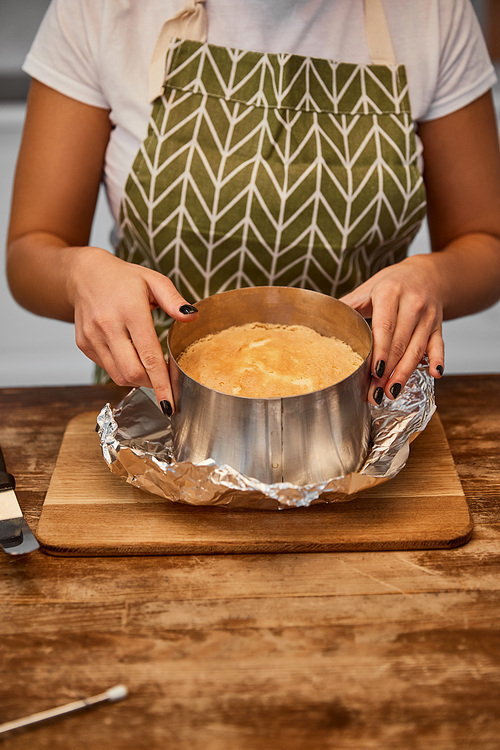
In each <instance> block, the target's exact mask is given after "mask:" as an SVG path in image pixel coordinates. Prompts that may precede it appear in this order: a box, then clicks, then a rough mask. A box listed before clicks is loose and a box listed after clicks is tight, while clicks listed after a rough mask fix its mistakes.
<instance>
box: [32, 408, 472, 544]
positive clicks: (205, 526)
mask: <svg viewBox="0 0 500 750" xmlns="http://www.w3.org/2000/svg"><path fill="white" fill-rule="evenodd" d="M95 423H96V414H95V413H93V412H92V413H85V414H80V415H79V416H77V417H75V418H74V419H73V420H72V421H71V422H69V424H68V426H67V428H66V431H65V434H64V438H63V441H62V444H61V449H60V452H59V456H58V459H57V463H56V467H55V470H54V474H53V476H52V480H51V483H50V486H49V489H48V492H47V496H46V498H45V502H44V505H43V509H42V513H41V517H40V521H39V524H38V529H37V537H38V539H39V541H40V544H41V545H42V548H43V549H44V551H46V552H48V553H50V554H54V555H68V556H95V555H158V554H204V553H206V554H218V553H267V552H331V551H354V550H404V549H429V548H446V547H456V546H459V545H461V544H464V543H465V542H467V541H468V540H469V539H470V537H471V534H472V519H471V516H470V513H469V509H468V506H467V503H466V500H465V496H464V494H463V491H462V487H461V484H460V480H459V478H458V474H457V472H456V469H455V466H454V463H453V458H452V456H451V453H450V449H449V446H448V442H447V440H446V435H445V432H444V429H443V426H442V424H441V421H440V419H439V416H438V415H437V414H435V415H434V416H433V418H432V420H431V422H430V424H429V425H428V427H427V429H426V430H425V431H424V432H423V433H422V434H421V435H420V436H419V437H418V438H417V439H416V440H415V441H414V442H413V443H412V445H411V450H410V458H409V460H408V463H407V465H406V466H405V467H404V469H403V470H402V471H401V472H400V474H399V475H398V476H397V477H395V478H394V479H392V480H390V481H388V482H386V483H384V484H380V485H378V486H376V487H374V488H371V489H369V490H366V491H365V492H363V493H362V494H360V495H358V496H357V497H356V498H355V499H353V500H350V501H348V502H341V503H332V504H329V505H326V504H325V505H315V506H311V507H310V508H301V509H293V510H282V511H270V510H255V511H252V510H237V509H236V510H230V509H227V508H221V507H200V508H198V507H192V506H187V505H181V504H178V503H171V502H170V501H168V500H164V499H163V498H161V497H159V496H156V495H152V494H150V493H148V492H144V491H142V490H139V489H136V488H135V487H132V486H131V485H129V484H127V483H126V482H125V481H124V480H122V479H120V478H119V477H117V476H116V475H114V474H112V473H111V471H110V470H109V468H108V466H107V464H106V463H105V461H104V459H103V457H102V453H101V448H100V444H99V437H98V435H96V433H95V429H94V428H95Z"/></svg>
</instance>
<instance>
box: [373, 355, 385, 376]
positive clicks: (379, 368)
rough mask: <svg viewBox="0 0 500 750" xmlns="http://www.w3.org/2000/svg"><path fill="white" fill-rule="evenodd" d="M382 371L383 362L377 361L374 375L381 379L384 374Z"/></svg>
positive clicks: (383, 367) (381, 360) (383, 368)
mask: <svg viewBox="0 0 500 750" xmlns="http://www.w3.org/2000/svg"><path fill="white" fill-rule="evenodd" d="M384 370H385V361H384V360H383V359H379V361H378V362H377V364H376V365H375V375H376V376H377V378H381V377H382V375H383V374H384Z"/></svg>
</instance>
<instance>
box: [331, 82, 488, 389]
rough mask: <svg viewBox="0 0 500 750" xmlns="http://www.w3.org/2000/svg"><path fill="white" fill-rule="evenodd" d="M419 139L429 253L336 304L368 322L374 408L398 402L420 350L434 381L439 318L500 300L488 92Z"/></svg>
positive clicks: (425, 127)
mask: <svg viewBox="0 0 500 750" xmlns="http://www.w3.org/2000/svg"><path fill="white" fill-rule="evenodd" d="M419 135H420V137H421V139H422V142H423V146H424V161H425V173H424V179H425V184H426V188H427V201H428V223H429V232H430V237H431V245H432V250H433V253H432V254H424V255H415V256H411V257H409V258H407V259H405V260H404V261H402V262H401V263H398V264H396V265H394V266H391V267H389V268H386V269H384V270H382V271H380V272H379V273H377V274H375V275H374V276H373V277H372V278H371V279H369V280H368V281H367V282H365V283H364V284H361V285H360V286H359V287H358V288H357V289H355V290H354V291H353V292H351V293H350V294H348V295H346V296H345V297H344V298H343V301H344V302H347V303H348V304H349V305H351V306H352V307H354V308H355V309H357V310H358V311H359V312H360V313H361V314H362V315H365V316H366V317H371V318H372V325H373V335H374V349H373V375H374V377H373V383H372V386H371V388H370V400H371V401H373V402H380V400H381V398H382V396H383V393H384V392H385V393H386V395H387V396H389V398H393V397H395V396H397V394H398V393H399V391H400V387H402V386H404V385H405V384H406V381H407V380H408V378H409V377H410V375H411V373H412V372H413V370H414V369H415V367H416V366H417V365H418V363H419V362H420V360H421V358H422V356H423V355H424V354H425V353H427V355H428V357H429V362H430V372H431V374H432V375H433V376H434V377H440V376H441V375H442V370H443V367H444V344H443V339H442V320H443V318H455V317H459V316H461V315H468V314H471V313H474V312H478V311H479V310H482V309H484V308H486V307H489V306H490V305H492V304H494V303H495V302H496V301H497V300H498V299H499V298H500V149H499V144H498V133H497V126H496V120H495V113H494V109H493V105H492V98H491V95H490V94H485V95H484V96H482V97H480V98H479V99H477V100H476V101H474V102H472V103H471V104H469V105H468V106H466V107H464V108H463V109H461V110H458V111H457V112H454V113H453V114H450V115H447V116H446V117H442V118H439V119H436V120H431V121H429V122H424V123H422V124H421V125H420V127H419ZM382 372H383V374H382Z"/></svg>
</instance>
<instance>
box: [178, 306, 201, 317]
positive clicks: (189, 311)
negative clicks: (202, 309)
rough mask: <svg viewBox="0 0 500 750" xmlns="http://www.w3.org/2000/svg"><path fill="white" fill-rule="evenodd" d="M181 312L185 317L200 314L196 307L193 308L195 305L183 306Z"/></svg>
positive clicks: (180, 308)
mask: <svg viewBox="0 0 500 750" xmlns="http://www.w3.org/2000/svg"><path fill="white" fill-rule="evenodd" d="M179 312H181V313H182V314H183V315H192V314H193V313H195V312H198V310H197V309H196V307H193V305H181V306H180V307H179Z"/></svg>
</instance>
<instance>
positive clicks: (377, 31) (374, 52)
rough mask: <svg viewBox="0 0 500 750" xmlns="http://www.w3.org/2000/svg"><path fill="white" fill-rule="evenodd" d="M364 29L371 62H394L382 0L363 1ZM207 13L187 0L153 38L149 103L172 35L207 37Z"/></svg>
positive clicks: (201, 3)
mask: <svg viewBox="0 0 500 750" xmlns="http://www.w3.org/2000/svg"><path fill="white" fill-rule="evenodd" d="M364 3H365V31H366V39H367V42H368V50H369V52H370V57H371V60H372V63H373V64H374V65H395V64H396V56H395V54H394V48H393V46H392V41H391V36H390V34H389V29H388V27H387V21H386V18H385V12H384V6H383V5H382V0H364ZM207 30H208V23H207V13H206V10H205V0H186V3H185V7H184V8H183V9H182V10H181V11H179V13H177V15H175V16H173V18H169V19H168V20H167V21H165V23H164V24H163V26H162V29H161V31H160V33H159V35H158V39H157V40H156V44H155V48H154V50H153V56H152V58H151V63H150V66H149V100H150V101H151V102H152V101H154V100H155V99H157V98H158V97H159V96H161V95H162V94H163V84H164V79H165V58H166V54H167V49H168V45H169V43H170V40H171V39H172V38H173V37H176V36H177V37H179V38H182V39H192V40H195V41H198V42H205V41H206V40H207Z"/></svg>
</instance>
